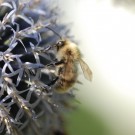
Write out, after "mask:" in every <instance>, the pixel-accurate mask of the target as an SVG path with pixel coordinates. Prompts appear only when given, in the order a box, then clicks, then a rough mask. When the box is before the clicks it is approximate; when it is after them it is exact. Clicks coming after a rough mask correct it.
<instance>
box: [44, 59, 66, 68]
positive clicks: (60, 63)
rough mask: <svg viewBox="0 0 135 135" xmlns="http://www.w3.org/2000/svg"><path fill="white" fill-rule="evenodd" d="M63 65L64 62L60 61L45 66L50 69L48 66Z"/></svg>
mask: <svg viewBox="0 0 135 135" xmlns="http://www.w3.org/2000/svg"><path fill="white" fill-rule="evenodd" d="M63 64H64V61H63V60H61V61H57V62H52V63H50V64H47V65H46V66H47V67H50V66H59V65H63Z"/></svg>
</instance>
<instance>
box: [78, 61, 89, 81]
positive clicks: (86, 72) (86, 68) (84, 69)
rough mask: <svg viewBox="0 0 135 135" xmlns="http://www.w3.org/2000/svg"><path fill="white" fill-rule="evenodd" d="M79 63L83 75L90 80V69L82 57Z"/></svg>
mask: <svg viewBox="0 0 135 135" xmlns="http://www.w3.org/2000/svg"><path fill="white" fill-rule="evenodd" d="M79 63H80V66H81V68H82V71H83V74H84V77H85V78H86V79H87V80H89V81H91V80H92V71H91V69H90V68H89V66H88V65H87V64H86V63H85V62H84V61H83V60H82V59H79Z"/></svg>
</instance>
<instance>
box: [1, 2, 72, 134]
mask: <svg viewBox="0 0 135 135" xmlns="http://www.w3.org/2000/svg"><path fill="white" fill-rule="evenodd" d="M53 10H54V11H55V8H54V7H53V8H51V7H50V6H48V5H47V3H46V1H42V0H33V1H29V2H20V1H19V0H5V1H3V2H2V1H1V5H0V134H3V135H4V134H10V135H20V134H22V135H23V134H29V135H30V134H32V135H34V134H35V135H65V131H64V128H63V127H64V126H63V116H62V110H65V109H66V107H67V108H68V106H69V105H68V101H69V99H72V98H73V95H72V94H71V93H67V94H62V95H61V94H58V93H55V91H54V84H55V82H56V80H57V76H55V74H54V73H53V72H54V71H55V65H54V66H52V67H51V68H46V67H47V65H48V64H50V63H53V62H54V61H55V54H54V51H53V49H52V45H53V44H55V43H56V41H57V38H58V37H57V36H56V33H54V32H53V31H51V30H50V29H48V28H50V27H53V28H55V29H57V31H60V30H63V29H64V30H65V26H64V25H57V27H56V25H54V24H53V23H54V22H55V21H54V20H55V18H56V16H57V13H56V12H54V11H53ZM53 28H52V29H53Z"/></svg>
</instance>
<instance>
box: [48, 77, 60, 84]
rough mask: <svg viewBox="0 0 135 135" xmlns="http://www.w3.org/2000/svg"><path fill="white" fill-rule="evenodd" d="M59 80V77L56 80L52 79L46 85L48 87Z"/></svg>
mask: <svg viewBox="0 0 135 135" xmlns="http://www.w3.org/2000/svg"><path fill="white" fill-rule="evenodd" d="M58 79H59V77H58V76H57V77H56V78H54V79H53V80H52V81H51V82H50V83H49V84H47V85H48V86H51V85H54V84H55V83H56V81H57V80H58Z"/></svg>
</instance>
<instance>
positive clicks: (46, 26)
mask: <svg viewBox="0 0 135 135" xmlns="http://www.w3.org/2000/svg"><path fill="white" fill-rule="evenodd" d="M45 28H47V29H49V30H51V31H52V32H54V33H55V34H56V35H57V36H58V37H59V38H60V39H61V40H62V36H60V34H58V32H56V31H55V30H53V29H52V28H50V27H48V26H46V27H45Z"/></svg>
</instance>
